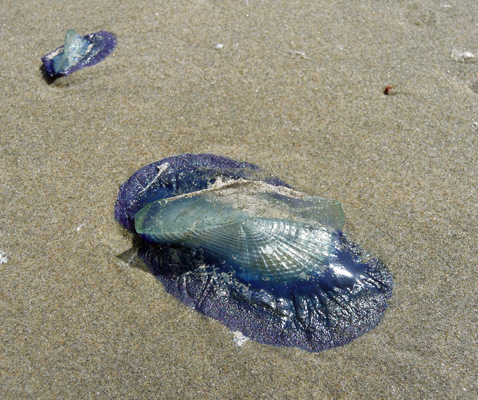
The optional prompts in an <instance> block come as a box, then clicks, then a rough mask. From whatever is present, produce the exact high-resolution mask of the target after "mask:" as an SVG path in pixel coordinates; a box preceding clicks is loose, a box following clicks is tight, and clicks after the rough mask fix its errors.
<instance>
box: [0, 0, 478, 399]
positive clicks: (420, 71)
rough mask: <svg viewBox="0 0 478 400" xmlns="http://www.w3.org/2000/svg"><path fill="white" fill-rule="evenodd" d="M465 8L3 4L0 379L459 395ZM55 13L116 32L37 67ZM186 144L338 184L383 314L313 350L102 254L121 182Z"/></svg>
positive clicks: (37, 392)
mask: <svg viewBox="0 0 478 400" xmlns="http://www.w3.org/2000/svg"><path fill="white" fill-rule="evenodd" d="M477 16H478V2H476V0H466V1H465V0H463V1H453V0H446V1H445V0H435V1H427V0H421V1H413V0H404V1H392V0H389V1H370V0H369V1H360V2H353V1H334V2H331V1H326V0H314V1H300V0H299V1H290V2H276V1H261V0H235V1H212V0H211V1H208V0H202V1H199V0H190V1H175V2H172V1H162V2H159V1H154V2H153V1H120V2H111V1H110V2H108V1H78V2H69V3H65V4H64V5H59V4H58V2H53V1H45V0H43V1H38V0H37V1H31V0H26V1H22V2H18V1H17V2H15V1H11V0H4V1H2V2H1V3H0V85H1V91H0V130H1V133H0V149H1V152H2V153H1V154H2V155H1V169H0V196H1V197H0V199H1V200H0V201H1V204H0V250H1V251H3V252H4V253H5V254H6V255H7V257H8V261H7V262H6V263H1V264H0V274H1V283H0V299H1V305H0V307H1V308H0V313H1V319H0V391H1V395H0V397H1V398H3V399H16V398H31V399H49V398H137V399H143V398H144V399H147V398H149V399H150V398H161V399H310V398H314V399H391V398H393V399H395V398H396V399H419V398H420V399H467V398H469V399H476V398H477V397H478V389H477V386H476V385H477V383H476V382H477V370H478V365H477V356H478V350H477V346H478V344H477V342H478V338H477V331H478V330H477V325H478V310H477V304H478V299H477V287H478V286H477V285H478V282H477V272H478V271H477V269H478V267H477V265H478V260H477V248H478V240H477V228H478V226H477V225H478V222H477V221H478V207H477V203H478V202H477V179H478V167H477V165H478V161H477V146H478V139H477V138H478V42H477V38H478V19H477V18H478V17H477ZM69 28H75V29H77V30H78V31H79V32H80V33H82V34H86V33H91V32H95V31H98V30H102V29H103V30H109V31H112V32H114V33H115V34H116V35H117V38H118V46H117V48H116V50H115V52H114V53H113V55H112V56H110V57H109V58H107V59H106V60H105V61H104V62H102V63H101V64H98V65H96V66H94V67H91V68H87V69H84V70H82V71H80V72H78V73H76V74H74V75H72V76H71V77H67V78H61V79H59V80H57V81H56V82H55V83H54V84H51V85H48V84H47V83H46V82H45V80H44V79H43V78H42V75H41V72H40V70H39V67H40V64H41V63H40V57H41V56H42V55H43V54H45V53H47V52H49V51H51V50H53V49H54V48H56V47H58V46H59V45H61V44H62V42H63V37H64V34H65V32H66V30H67V29H69ZM453 50H455V51H454V52H453ZM465 51H467V52H469V53H470V54H467V53H464V52H465ZM452 52H453V57H452ZM472 55H475V56H476V57H475V58H473V57H471V56H472ZM387 85H391V86H394V87H395V89H393V90H392V94H391V95H388V96H386V95H384V94H383V90H384V88H385V86H387ZM186 152H192V153H201V152H210V153H216V154H220V155H224V156H228V157H231V158H234V159H237V160H247V161H250V162H253V163H256V164H259V165H261V166H263V167H265V168H266V169H268V170H269V171H270V172H272V173H274V174H276V175H277V176H278V177H280V178H283V179H284V180H286V181H287V182H288V183H289V184H291V185H292V186H294V187H295V188H297V189H298V190H301V191H304V192H308V193H311V194H316V195H322V196H325V197H330V198H334V199H337V200H339V201H341V202H342V204H343V206H344V209H345V212H346V231H347V232H348V233H349V236H351V237H353V238H354V240H355V241H357V242H358V243H359V244H361V245H362V246H363V247H364V248H365V249H367V250H369V251H370V252H372V253H373V254H374V255H376V256H379V257H380V258H381V259H382V260H383V261H384V262H385V263H386V264H387V265H388V267H389V268H390V270H391V271H392V273H393V275H394V277H395V282H396V286H395V291H394V296H393V297H392V300H391V303H390V307H389V310H388V311H387V313H386V316H385V318H384V320H383V322H382V323H381V324H380V325H379V326H378V328H376V329H375V330H373V331H372V332H370V333H369V334H367V335H365V336H363V337H361V338H359V339H358V340H355V341H354V342H353V343H351V344H350V345H347V346H344V347H341V348H336V349H333V350H330V351H325V352H321V353H316V354H310V353H307V352H304V351H302V350H298V349H294V348H276V347H270V346H264V345H259V344H257V343H254V342H248V343H246V344H245V345H244V346H243V347H241V348H235V347H234V345H233V335H232V333H231V332H229V331H228V330H227V329H226V328H225V327H223V326H222V325H221V324H220V323H218V322H216V321H212V320H209V319H207V318H206V317H204V316H202V315H200V314H198V313H196V312H194V311H192V310H190V309H188V308H187V307H185V306H184V305H182V304H181V303H179V302H178V301H177V300H176V299H174V298H173V297H171V296H170V295H168V294H166V293H165V291H164V289H163V288H162V287H161V285H160V284H159V283H158V282H157V281H156V280H155V279H154V277H153V276H152V275H151V274H149V273H148V272H147V271H145V269H144V267H143V266H142V265H141V263H140V262H139V261H138V260H137V259H136V258H135V257H134V254H131V258H130V260H129V262H126V261H128V259H127V258H126V257H124V256H123V257H121V258H120V257H119V256H120V255H121V254H123V253H124V252H127V251H128V249H130V248H131V245H132V241H131V236H130V235H128V234H126V233H125V232H124V231H123V230H122V229H120V227H119V225H118V224H117V223H116V222H115V220H114V217H113V209H114V203H115V199H116V195H117V191H118V187H119V185H120V184H121V183H122V182H123V181H124V180H126V179H127V178H128V177H129V176H130V175H131V174H132V173H133V172H134V171H135V170H137V169H139V168H140V167H141V166H143V165H145V164H148V163H150V162H153V161H157V160H159V159H161V158H163V157H167V156H171V155H175V154H180V153H186ZM126 254H130V253H126ZM125 260H126V261H125Z"/></svg>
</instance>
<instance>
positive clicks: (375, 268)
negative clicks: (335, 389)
mask: <svg viewBox="0 0 478 400" xmlns="http://www.w3.org/2000/svg"><path fill="white" fill-rule="evenodd" d="M217 179H222V180H224V179H246V180H256V181H263V182H266V183H269V184H271V185H274V186H287V185H286V184H285V183H284V182H282V181H281V180H279V179H277V178H274V177H272V176H270V175H267V174H265V173H264V172H262V171H261V170H260V169H259V168H258V167H257V166H255V165H253V164H249V163H245V162H236V161H233V160H230V159H228V158H225V157H221V156H216V155H212V154H184V155H180V156H176V157H170V158H166V159H163V160H161V161H158V162H156V163H153V164H150V165H147V166H145V167H143V168H141V169H140V170H139V171H137V172H135V173H134V174H133V175H132V176H131V177H130V178H129V179H128V180H127V181H126V182H125V183H124V184H123V185H122V186H121V188H120V191H119V195H118V200H117V202H116V209H115V218H116V220H117V221H118V222H119V223H120V224H121V225H122V226H123V227H124V228H126V229H127V230H129V231H130V232H133V233H135V225H134V217H135V214H136V213H137V212H138V211H139V210H140V209H141V208H143V207H144V206H145V204H147V203H149V202H152V201H155V200H158V199H163V198H168V197H173V196H178V195H181V194H185V193H191V192H195V191H198V190H203V189H206V188H208V187H210V186H211V185H212V184H213V183H215V182H216V180H217ZM335 235H336V239H337V243H339V245H338V246H337V248H336V253H335V254H334V257H335V259H336V260H338V262H340V263H341V264H342V266H343V267H344V268H345V269H346V270H347V271H351V272H352V273H351V274H350V276H356V275H360V276H361V281H360V284H356V282H354V280H353V278H348V279H345V278H343V279H342V278H341V279H338V278H337V277H336V276H332V275H330V274H328V273H327V269H326V270H325V271H326V272H324V273H323V274H321V275H320V276H318V277H317V278H316V279H312V280H310V279H308V280H304V281H301V280H300V279H298V280H297V281H295V282H294V283H291V284H290V285H284V284H281V285H274V283H269V284H267V283H264V282H257V283H255V282H252V283H251V282H244V281H243V280H242V279H241V278H240V277H239V276H236V275H235V274H234V268H233V267H231V268H228V266H226V267H220V268H218V267H217V266H218V265H223V264H224V263H223V262H222V263H221V260H217V259H215V258H214V255H211V254H207V253H206V252H203V251H201V250H200V249H199V250H198V249H190V248H186V247H182V246H180V245H169V244H166V245H164V244H155V243H149V242H147V241H145V240H142V239H141V238H139V239H138V240H137V241H136V244H137V246H138V254H139V256H140V257H141V259H142V260H143V261H144V262H145V263H146V265H147V266H148V267H149V269H150V270H151V272H152V273H153V274H154V275H155V276H156V277H157V278H158V279H159V280H160V281H161V282H162V284H163V286H164V287H165V289H166V290H167V291H168V292H169V293H171V294H172V295H173V296H174V297H176V298H177V299H179V300H180V301H181V302H183V303H184V304H186V305H188V306H190V307H192V308H194V309H195V310H197V311H199V312H201V313H203V314H205V315H207V316H208V317H211V318H214V319H216V320H218V321H221V322H222V323H223V324H224V325H225V326H227V327H228V328H229V329H231V330H233V331H240V332H242V334H243V335H245V336H247V337H249V338H251V339H253V340H254V341H256V342H259V343H264V344H271V345H276V346H290V347H299V348H302V349H305V350H308V351H312V352H315V351H320V350H324V349H329V348H332V347H335V346H339V345H343V344H346V343H348V342H350V341H351V340H353V339H355V338H356V337H358V336H360V335H362V334H364V333H366V332H367V331H369V330H370V329H372V328H374V327H375V326H376V325H377V324H378V323H379V322H380V320H381V318H382V316H383V314H384V312H385V310H386V308H387V305H388V299H389V298H390V297H391V295H392V289H393V279H392V276H391V275H390V273H389V272H388V270H387V268H386V267H385V266H384V265H383V264H382V262H381V261H380V260H378V259H376V258H368V257H367V256H366V255H365V254H363V253H362V251H361V249H360V248H359V247H358V246H356V245H355V244H353V243H351V242H349V241H348V240H347V238H346V237H345V235H344V234H343V233H342V232H339V231H337V232H336V234H335ZM364 282H365V283H364Z"/></svg>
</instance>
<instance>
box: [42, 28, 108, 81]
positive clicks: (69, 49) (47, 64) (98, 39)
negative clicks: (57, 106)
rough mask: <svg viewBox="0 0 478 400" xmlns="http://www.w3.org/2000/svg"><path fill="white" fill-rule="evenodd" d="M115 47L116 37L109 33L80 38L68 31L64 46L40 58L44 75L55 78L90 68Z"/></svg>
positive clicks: (72, 30) (102, 32)
mask: <svg viewBox="0 0 478 400" xmlns="http://www.w3.org/2000/svg"><path fill="white" fill-rule="evenodd" d="M115 47H116V37H115V35H114V34H112V33H111V32H106V31H99V32H96V33H91V34H89V35H85V36H80V35H78V33H77V32H76V31H75V30H74V29H70V30H68V32H66V36H65V44H64V45H63V46H61V47H59V48H57V49H56V50H54V51H52V52H51V53H48V54H46V55H44V56H43V57H42V62H43V68H44V71H45V74H46V75H47V76H48V77H50V78H57V77H60V76H66V75H70V74H71V73H73V72H75V71H78V70H79V69H82V68H85V67H91V66H92V65H95V64H97V63H99V62H100V61H103V59H105V58H106V57H108V56H109V55H110V54H111V53H112V52H113V50H114V48H115Z"/></svg>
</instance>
